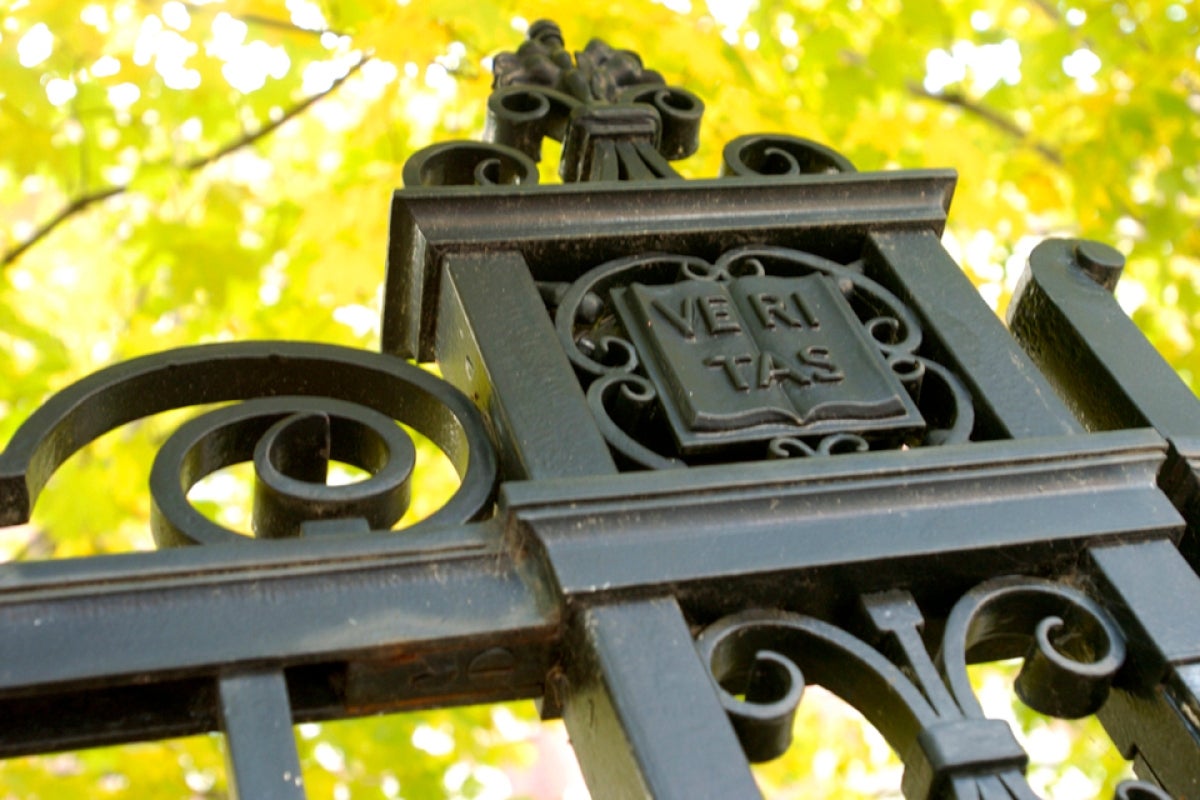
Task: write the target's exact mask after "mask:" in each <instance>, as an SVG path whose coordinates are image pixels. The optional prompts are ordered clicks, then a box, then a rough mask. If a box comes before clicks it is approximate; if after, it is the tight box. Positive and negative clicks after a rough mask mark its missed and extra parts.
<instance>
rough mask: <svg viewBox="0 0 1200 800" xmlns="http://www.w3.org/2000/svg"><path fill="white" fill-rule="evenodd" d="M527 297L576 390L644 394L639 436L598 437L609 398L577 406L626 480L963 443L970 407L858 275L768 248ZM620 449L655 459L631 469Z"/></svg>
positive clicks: (654, 265)
mask: <svg viewBox="0 0 1200 800" xmlns="http://www.w3.org/2000/svg"><path fill="white" fill-rule="evenodd" d="M542 289H543V296H544V297H545V298H546V300H547V305H548V306H549V307H551V308H552V310H553V316H554V325H555V329H556V331H557V333H558V336H559V340H560V342H561V344H562V346H563V349H564V350H565V351H566V353H567V356H568V358H569V359H570V361H571V363H572V364H573V365H574V367H575V369H576V372H577V374H578V375H579V377H580V381H581V382H582V384H583V385H584V387H585V388H587V387H589V386H590V385H592V383H593V382H594V381H597V380H602V379H607V378H610V377H611V376H615V375H624V376H637V377H638V380H639V382H640V383H639V387H640V386H641V385H642V384H645V386H648V387H652V388H653V401H651V400H649V399H647V400H645V401H644V402H645V403H651V402H653V403H654V404H656V405H657V408H658V413H653V414H650V413H642V414H640V415H639V416H638V419H640V420H642V422H641V423H640V424H639V425H631V424H616V425H614V424H610V423H611V422H612V419H611V414H610V413H609V409H610V408H611V407H610V406H609V405H608V404H607V402H606V401H604V400H602V399H601V398H610V397H612V396H613V395H612V394H611V392H610V387H611V386H613V385H617V384H616V383H614V382H612V381H609V380H604V383H603V387H604V388H603V390H597V391H596V392H592V393H591V394H592V396H593V408H594V410H596V411H597V414H598V419H602V425H601V427H602V429H603V430H604V431H605V432H606V435H607V436H608V439H609V444H610V446H611V447H612V448H613V450H614V451H615V452H617V453H618V454H619V455H620V457H621V459H622V460H623V461H624V462H625V463H627V464H632V465H639V466H641V467H643V468H647V467H650V466H651V465H655V464H657V465H659V466H665V465H668V464H669V465H670V466H677V465H680V464H683V463H709V462H711V461H713V460H720V459H724V460H741V459H754V458H787V457H796V456H812V455H831V454H838V453H850V452H861V451H863V450H866V449H872V448H888V447H897V446H902V445H903V446H909V447H911V446H918V445H942V444H950V443H958V442H965V441H967V440H969V438H970V436H971V431H972V429H973V428H974V423H975V416H974V410H973V407H972V401H971V397H970V394H969V393H968V392H967V390H966V389H965V388H964V387H963V386H962V384H961V383H960V382H959V381H958V379H957V378H956V377H955V376H954V374H953V373H951V372H950V371H949V370H947V369H946V368H945V367H943V366H942V365H940V364H938V363H936V362H935V361H933V360H932V359H931V358H929V357H928V356H926V355H923V354H922V352H921V351H922V333H921V327H920V324H919V322H918V321H917V318H916V317H915V315H914V314H913V313H912V312H911V311H910V310H909V309H908V308H907V307H906V306H905V305H904V303H902V302H901V301H900V300H899V299H898V298H897V297H896V296H895V295H894V294H892V293H891V292H890V291H888V290H887V289H886V288H885V287H883V286H881V285H880V284H879V283H877V282H875V281H874V280H871V279H870V278H868V277H867V276H866V275H865V274H864V270H863V265H862V264H861V263H860V262H855V263H851V264H839V263H836V262H833V261H830V260H828V259H825V258H821V257H818V256H815V255H812V254H810V253H804V252H801V251H797V250H791V249H788V248H782V247H775V246H767V245H749V246H745V247H740V248H736V249H734V250H730V251H728V252H726V253H724V254H722V255H721V256H720V257H718V258H716V259H715V260H712V261H708V260H705V259H702V258H698V257H696V256H691V255H680V254H671V253H648V254H644V255H639V256H633V257H628V258H622V259H617V260H614V261H610V262H608V263H605V264H601V265H600V266H598V267H595V268H593V269H592V270H590V271H589V272H587V273H585V274H584V275H583V276H581V277H580V278H578V279H577V280H576V281H574V282H573V283H571V284H569V285H566V284H553V285H551V284H546V285H544V286H543V287H542ZM617 383H620V385H623V386H625V387H626V388H627V389H628V388H629V387H630V386H631V385H632V384H631V383H630V381H629V380H625V381H623V382H617ZM637 394H638V395H639V396H643V395H647V391H646V390H644V389H642V388H638V390H637ZM602 410H603V411H602ZM651 420H652V421H653V423H654V424H653V425H651V424H650V422H649V421H651ZM618 430H619V431H620V434H619V435H618V434H617V431H618ZM664 432H669V433H670V434H671V436H666V435H665V433H664ZM633 442H638V443H639V446H640V447H641V448H642V449H643V450H646V451H648V452H651V453H654V454H656V455H655V456H654V457H649V456H645V455H644V454H642V455H638V456H636V457H635V456H634V452H635V451H634V449H633V447H632V444H631V443H633ZM661 459H666V461H662V460H661Z"/></svg>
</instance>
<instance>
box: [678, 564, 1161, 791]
mask: <svg viewBox="0 0 1200 800" xmlns="http://www.w3.org/2000/svg"><path fill="white" fill-rule="evenodd" d="M862 608H863V612H864V616H865V617H866V619H867V621H868V628H869V633H870V635H869V636H868V639H870V641H867V640H866V639H863V638H860V637H859V636H856V635H854V634H851V633H849V632H847V631H845V630H843V629H841V628H839V627H837V626H835V625H832V624H830V623H828V622H825V621H822V620H819V619H816V618H813V617H808V616H804V615H801V614H795V613H791V612H787V611H779V610H758V611H746V612H742V613H739V614H734V615H732V616H729V617H726V618H724V619H721V620H719V621H718V622H716V623H714V624H713V625H711V626H709V627H708V628H706V629H705V630H704V631H703V632H702V633H701V635H700V636H699V638H698V639H697V642H696V646H697V649H698V651H699V653H700V656H701V658H702V659H703V661H704V663H705V664H706V665H707V666H708V668H709V670H710V672H711V674H712V677H713V682H714V685H715V687H716V691H717V693H718V696H719V698H720V701H721V703H722V705H723V706H724V708H725V711H726V713H727V714H728V715H729V718H730V721H731V722H732V724H733V727H734V729H735V731H736V732H737V735H738V737H739V739H740V741H741V743H742V747H743V749H744V750H745V752H746V756H747V758H749V759H750V760H751V761H767V760H770V759H773V758H776V757H778V756H779V755H782V754H783V752H785V751H786V750H787V748H788V747H789V746H790V744H791V731H792V719H793V716H794V713H795V710H796V708H797V706H798V705H799V703H800V700H801V698H802V695H803V692H804V687H805V685H806V684H815V685H820V686H823V687H824V688H826V689H828V690H829V691H831V692H833V693H834V694H836V695H838V696H839V697H840V698H841V699H842V700H843V701H845V702H846V703H848V704H849V705H851V706H853V707H854V708H856V709H858V711H860V712H861V713H862V714H863V715H864V716H865V717H866V718H867V720H868V721H869V722H870V723H871V724H872V725H874V726H875V728H876V729H877V730H878V731H879V732H880V734H882V735H883V737H884V738H885V739H886V740H887V742H888V744H890V745H891V747H892V749H893V750H894V751H895V753H896V754H897V755H898V756H899V757H900V759H901V760H902V761H903V762H904V765H905V772H904V779H903V784H902V785H903V790H904V795H905V797H908V798H934V797H995V798H1014V800H1016V799H1017V798H1032V797H1034V796H1035V795H1034V794H1033V792H1032V790H1031V789H1030V788H1029V785H1028V784H1027V783H1026V782H1025V778H1024V774H1023V773H1024V769H1025V766H1026V764H1027V762H1028V757H1027V756H1026V754H1025V752H1024V750H1023V749H1022V748H1021V746H1020V745H1019V744H1018V743H1017V741H1016V739H1015V738H1014V737H1013V734H1012V732H1011V730H1010V729H1009V728H1008V725H1007V724H1006V723H1005V722H1003V721H998V720H990V719H987V718H986V717H985V716H984V714H983V711H982V709H981V707H980V705H979V702H978V700H977V699H976V698H975V695H974V692H973V690H972V689H971V686H970V683H969V681H968V678H967V669H966V666H967V663H968V662H972V663H973V662H978V661H988V660H998V659H1004V658H1013V657H1023V658H1024V664H1023V666H1022V670H1021V673H1020V677H1018V679H1017V692H1018V694H1019V696H1021V697H1022V699H1024V700H1025V702H1026V703H1028V704H1029V705H1030V706H1031V707H1033V708H1034V709H1035V710H1037V711H1040V712H1042V713H1046V714H1050V715H1055V716H1061V717H1070V718H1074V717H1079V716H1084V715H1088V714H1092V713H1095V712H1096V711H1097V710H1098V709H1099V708H1100V706H1101V705H1103V703H1104V701H1105V699H1106V697H1107V694H1108V691H1109V688H1110V687H1111V685H1112V682H1113V680H1114V678H1115V676H1116V674H1117V670H1118V669H1120V667H1121V665H1122V664H1123V663H1124V658H1125V644H1124V638H1123V636H1122V633H1121V631H1120V629H1119V628H1118V627H1117V625H1116V623H1115V622H1114V621H1113V619H1112V618H1111V617H1110V616H1109V615H1108V613H1107V612H1106V611H1105V610H1104V609H1103V608H1102V607H1100V606H1099V605H1098V604H1097V603H1096V602H1095V601H1093V600H1092V599H1091V598H1089V597H1088V596H1087V595H1085V594H1084V593H1082V592H1081V591H1079V590H1077V589H1074V588H1072V587H1069V586H1064V585H1061V584H1056V583H1051V582H1049V581H1044V580H1040V579H1036V578H1025V577H1006V578H999V579H995V580H991V581H987V582H985V583H983V584H980V585H979V586H977V587H976V588H974V589H972V590H971V591H970V592H968V593H967V594H966V595H965V596H964V597H963V598H962V599H961V600H959V602H958V603H957V604H956V605H955V606H954V608H953V609H952V610H951V612H950V615H949V617H948V619H947V621H946V625H945V629H944V633H943V635H942V637H941V650H940V654H938V655H937V656H934V655H931V654H930V652H929V650H928V649H927V648H926V643H925V639H924V638H923V635H922V628H923V626H924V619H923V617H922V614H921V611H920V609H919V607H918V606H917V603H916V601H915V600H914V598H913V597H912V595H910V594H909V593H907V592H904V591H889V592H883V593H879V594H874V595H867V596H865V597H863V598H862ZM885 653H886V654H887V655H885ZM1158 791H1159V790H1157V789H1156V788H1155V787H1153V786H1151V785H1149V784H1145V783H1140V782H1136V783H1127V784H1123V785H1122V787H1121V788H1119V789H1118V791H1117V795H1116V796H1117V797H1118V798H1134V797H1136V798H1147V800H1148V799H1149V798H1152V797H1154V798H1157V797H1159V796H1161V795H1159V794H1156V792H1158Z"/></svg>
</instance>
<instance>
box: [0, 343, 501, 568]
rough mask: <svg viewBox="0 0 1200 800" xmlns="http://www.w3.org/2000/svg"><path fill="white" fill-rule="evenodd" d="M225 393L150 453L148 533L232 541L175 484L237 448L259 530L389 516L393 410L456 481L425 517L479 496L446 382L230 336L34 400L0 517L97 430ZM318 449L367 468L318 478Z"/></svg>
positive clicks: (16, 515)
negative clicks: (343, 476)
mask: <svg viewBox="0 0 1200 800" xmlns="http://www.w3.org/2000/svg"><path fill="white" fill-rule="evenodd" d="M229 401H246V402H243V403H241V404H240V405H234V406H228V407H225V408H221V409H218V410H216V411H212V412H209V413H207V414H205V415H203V416H201V417H199V418H197V419H194V420H192V421H191V422H189V423H186V424H185V425H184V426H183V427H181V428H180V429H179V430H178V431H177V432H176V433H175V435H174V436H172V437H171V438H170V439H168V441H167V442H166V443H165V444H164V446H163V448H162V450H161V451H160V453H159V455H158V457H157V458H156V460H155V463H154V467H153V470H152V472H151V480H150V484H151V494H152V498H153V513H152V528H153V531H154V534H155V538H156V540H157V541H158V543H159V544H160V545H177V544H193V543H204V544H214V543H218V542H228V541H243V540H244V539H245V537H242V536H240V535H238V534H235V533H233V532H232V531H229V530H227V529H225V528H222V527H221V526H218V525H216V524H214V523H212V522H209V521H208V520H207V519H206V518H205V517H203V516H202V515H201V514H200V513H199V512H197V511H196V510H195V509H194V508H192V506H191V505H190V503H189V502H188V500H187V490H188V489H189V488H191V486H192V485H193V484H194V483H195V482H196V481H198V480H199V479H200V478H202V477H204V476H205V475H207V474H209V473H211V472H213V471H214V470H217V469H220V468H222V467H225V466H228V465H230V464H233V463H236V462H239V461H246V460H252V461H254V462H255V467H256V475H257V488H258V491H257V494H256V500H255V514H254V519H255V529H256V534H257V535H258V536H259V537H261V538H280V537H294V536H297V535H300V533H301V532H302V531H303V530H305V529H306V528H307V529H309V530H311V531H314V532H315V531H317V530H318V529H319V528H317V527H312V525H313V524H314V523H318V522H320V521H321V520H329V519H355V518H357V519H360V520H363V521H365V523H366V526H367V527H368V528H386V527H390V526H391V524H393V523H394V522H395V521H396V520H397V519H399V517H400V516H401V515H402V514H403V513H404V510H405V509H406V508H407V505H408V479H409V475H410V473H411V472H412V465H413V460H414V457H413V444H412V441H411V439H409V437H408V435H407V434H406V433H404V431H403V430H401V429H400V428H399V427H398V426H397V425H396V423H395V421H394V420H399V421H402V422H405V423H406V424H408V425H411V426H412V427H413V428H414V429H415V430H416V431H418V432H419V433H421V434H423V435H425V436H426V437H428V438H429V439H430V440H431V441H433V442H434V444H436V445H437V446H438V447H440V448H441V449H442V451H443V452H444V453H446V455H447V456H448V457H449V458H450V461H451V462H452V464H453V465H454V467H455V469H456V470H457V471H458V473H459V476H460V478H461V481H462V482H461V485H460V486H459V488H458V490H457V491H456V493H455V494H454V496H453V497H452V498H451V499H450V500H449V501H448V502H447V503H446V504H445V505H444V506H443V507H442V508H441V509H440V510H439V511H437V512H436V513H435V514H434V515H433V516H432V517H431V518H430V519H429V520H427V522H429V523H430V524H438V523H442V524H444V523H452V522H454V523H457V522H466V521H468V520H472V519H477V518H479V517H480V516H481V515H483V514H485V513H486V512H487V510H488V508H489V506H490V502H491V497H492V494H493V491H494V486H495V481H496V459H495V455H494V452H493V450H492V446H491V443H490V441H489V439H488V437H487V434H486V431H485V429H484V426H483V423H482V420H481V419H480V417H479V413H478V411H477V410H476V409H475V407H474V406H473V405H472V404H471V403H470V402H469V401H468V400H467V399H466V398H465V397H464V396H463V395H462V394H461V393H460V392H459V391H458V390H457V389H455V388H454V387H453V386H451V385H450V384H448V383H446V382H445V381H442V380H440V379H438V378H435V377H434V376H432V375H430V374H429V373H427V372H425V371H423V370H421V369H418V368H417V367H413V366H411V365H409V364H407V363H405V362H404V361H402V360H401V359H398V358H395V357H392V356H387V355H380V354H373V353H366V352H362V351H358V350H351V349H348V348H342V347H334V346H331V345H320V344H312V343H298V342H240V343H231V344H219V345H201V346H198V347H189V348H182V349H179V350H173V351H167V352H163V353H158V354H155V355H150V356H143V357H141V358H137V359H133V360H131V361H127V362H125V363H122V364H117V365H115V366H112V367H109V368H107V369H104V370H101V371H100V372H97V373H94V374H92V375H90V376H88V377H87V378H84V379H83V380H81V381H79V382H77V383H75V384H73V385H72V386H69V387H67V388H66V389H64V390H62V391H61V392H59V393H58V394H56V395H55V396H54V397H52V398H51V399H50V400H48V401H47V402H46V403H45V405H43V406H42V407H41V408H40V409H39V410H38V411H37V412H36V413H35V414H34V415H33V416H31V417H30V418H29V419H28V420H27V421H26V422H25V424H24V425H22V426H21V428H20V429H19V430H18V431H17V433H16V434H15V435H14V436H13V438H12V440H11V441H10V442H9V444H8V447H7V448H6V449H5V450H4V452H3V453H2V454H0V523H3V524H8V525H12V524H19V523H21V522H25V521H27V520H28V519H29V514H30V513H31V511H32V508H33V504H34V502H35V501H36V499H37V496H38V494H39V492H40V491H41V489H42V487H44V486H45V484H46V483H47V481H49V479H50V477H51V476H52V475H53V473H54V471H55V470H56V469H57V468H58V467H59V466H60V465H61V464H62V463H63V462H64V461H65V460H66V459H67V458H68V457H69V456H70V455H71V454H72V453H74V452H75V451H77V450H79V449H80V448H82V447H84V446H85V445H87V444H88V443H89V442H91V441H93V440H94V439H96V438H97V437H99V436H101V435H102V434H104V433H106V432H108V431H110V430H113V429H114V428H117V427H119V426H121V425H124V424H126V423H129V422H133V421H135V420H138V419H141V418H143V417H148V416H152V415H154V414H158V413H161V412H164V411H169V410H172V409H176V408H183V407H187V406H193V405H200V404H207V403H221V402H229ZM330 458H334V459H341V460H345V461H347V462H350V463H352V464H354V465H356V466H360V467H363V468H365V469H367V470H368V471H369V472H371V473H373V474H372V475H371V477H370V478H368V479H366V480H364V481H361V482H359V483H355V484H349V485H346V486H326V485H325V483H324V480H325V467H326V464H327V462H328V460H329V459H330ZM341 527H343V528H344V527H345V526H341ZM350 527H351V528H353V527H354V524H351V525H350Z"/></svg>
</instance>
